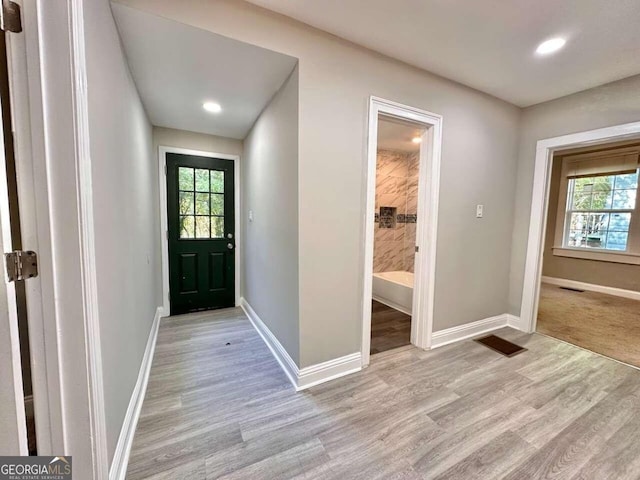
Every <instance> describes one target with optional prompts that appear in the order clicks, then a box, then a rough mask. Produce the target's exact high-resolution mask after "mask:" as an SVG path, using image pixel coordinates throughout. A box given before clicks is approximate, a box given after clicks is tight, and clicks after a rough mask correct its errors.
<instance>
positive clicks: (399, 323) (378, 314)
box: [370, 300, 411, 355]
mask: <svg viewBox="0 0 640 480" xmlns="http://www.w3.org/2000/svg"><path fill="white" fill-rule="evenodd" d="M409 344H411V316H410V315H407V314H406V313H402V312H399V311H398V310H396V309H394V308H391V307H388V306H386V305H384V304H382V303H380V302H376V301H375V300H373V301H372V305H371V349H370V353H371V355H374V354H376V353H380V352H386V351H387V350H392V349H394V348H398V347H403V346H405V345H409Z"/></svg>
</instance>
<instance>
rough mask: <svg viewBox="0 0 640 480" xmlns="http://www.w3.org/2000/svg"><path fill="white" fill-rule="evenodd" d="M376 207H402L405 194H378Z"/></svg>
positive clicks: (404, 205)
mask: <svg viewBox="0 0 640 480" xmlns="http://www.w3.org/2000/svg"><path fill="white" fill-rule="evenodd" d="M378 200H379V201H378V203H379V205H378V208H382V207H396V208H400V207H402V208H403V209H404V208H405V207H406V196H405V195H400V194H397V193H386V194H383V195H380V196H379V198H378Z"/></svg>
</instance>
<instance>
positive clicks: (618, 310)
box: [537, 283, 640, 367]
mask: <svg viewBox="0 0 640 480" xmlns="http://www.w3.org/2000/svg"><path fill="white" fill-rule="evenodd" d="M537 331H538V332H539V333H543V334H545V335H549V336H551V337H554V338H557V339H559V340H564V341H565V342H569V343H572V344H574V345H577V346H579V347H582V348H586V349H587V350H591V351H592V352H596V353H600V354H602V355H606V356H607V357H611V358H614V359H616V360H620V361H622V362H625V363H628V364H630V365H634V366H636V367H640V301H637V300H631V299H627V298H622V297H614V296H612V295H605V294H603V293H596V292H586V291H585V292H574V291H570V290H564V289H562V288H560V287H557V286H555V285H549V284H545V283H543V284H542V288H541V289H540V305H539V309H538V325H537Z"/></svg>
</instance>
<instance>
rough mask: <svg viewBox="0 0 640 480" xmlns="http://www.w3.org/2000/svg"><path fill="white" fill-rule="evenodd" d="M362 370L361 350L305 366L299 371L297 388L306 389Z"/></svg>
mask: <svg viewBox="0 0 640 480" xmlns="http://www.w3.org/2000/svg"><path fill="white" fill-rule="evenodd" d="M360 370H362V355H361V354H360V352H356V353H352V354H350V355H345V356H344V357H338V358H334V359H333V360H329V361H327V362H322V363H316V364H315V365H311V366H310V367H304V368H303V369H302V370H300V371H299V372H298V386H297V390H304V389H305V388H309V387H313V386H314V385H319V384H321V383H324V382H328V381H329V380H333V379H335V378H340V377H344V376H345V375H349V374H350V373H355V372H358V371H360Z"/></svg>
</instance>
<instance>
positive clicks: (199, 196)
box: [196, 193, 209, 215]
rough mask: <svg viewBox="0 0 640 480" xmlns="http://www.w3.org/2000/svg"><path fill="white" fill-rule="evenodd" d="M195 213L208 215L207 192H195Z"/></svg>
mask: <svg viewBox="0 0 640 480" xmlns="http://www.w3.org/2000/svg"><path fill="white" fill-rule="evenodd" d="M196 215H209V194H208V193H196Z"/></svg>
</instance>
